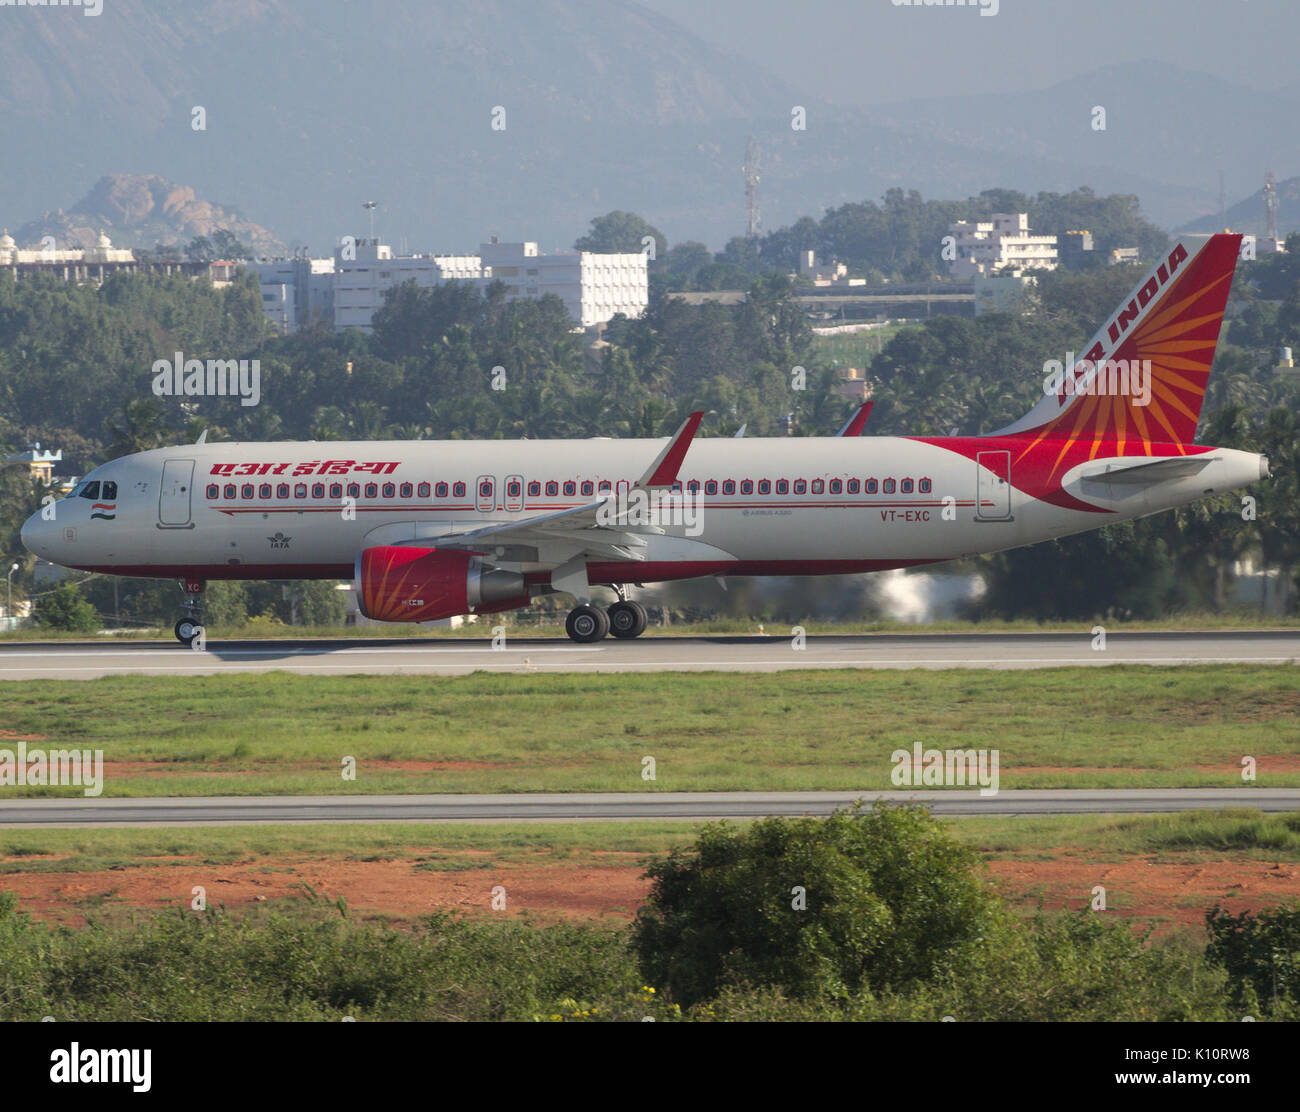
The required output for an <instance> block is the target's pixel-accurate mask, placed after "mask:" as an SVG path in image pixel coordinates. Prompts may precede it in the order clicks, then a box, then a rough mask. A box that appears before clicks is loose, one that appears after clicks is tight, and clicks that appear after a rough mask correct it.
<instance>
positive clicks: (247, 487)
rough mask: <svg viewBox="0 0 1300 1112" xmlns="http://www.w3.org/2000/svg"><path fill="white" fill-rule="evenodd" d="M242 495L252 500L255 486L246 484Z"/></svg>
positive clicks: (241, 492)
mask: <svg viewBox="0 0 1300 1112" xmlns="http://www.w3.org/2000/svg"><path fill="white" fill-rule="evenodd" d="M240 494H242V495H243V496H244V497H245V498H252V497H253V484H252V483H245V484H244V487H243V489H242V490H241V491H240Z"/></svg>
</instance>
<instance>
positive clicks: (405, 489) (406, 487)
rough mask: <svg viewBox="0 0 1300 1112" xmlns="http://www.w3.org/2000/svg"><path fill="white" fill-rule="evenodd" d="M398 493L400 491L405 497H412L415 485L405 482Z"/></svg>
mask: <svg viewBox="0 0 1300 1112" xmlns="http://www.w3.org/2000/svg"><path fill="white" fill-rule="evenodd" d="M398 493H400V494H401V496H402V497H403V498H411V497H413V496H414V494H415V487H413V486H412V485H411V484H410V483H403V484H402V486H401V489H400V491H399V492H398Z"/></svg>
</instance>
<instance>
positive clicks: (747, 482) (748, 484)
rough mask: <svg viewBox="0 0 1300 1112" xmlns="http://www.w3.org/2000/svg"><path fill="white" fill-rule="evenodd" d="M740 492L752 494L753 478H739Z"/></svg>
mask: <svg viewBox="0 0 1300 1112" xmlns="http://www.w3.org/2000/svg"><path fill="white" fill-rule="evenodd" d="M740 493H741V494H753V493H754V480H753V479H741V480H740Z"/></svg>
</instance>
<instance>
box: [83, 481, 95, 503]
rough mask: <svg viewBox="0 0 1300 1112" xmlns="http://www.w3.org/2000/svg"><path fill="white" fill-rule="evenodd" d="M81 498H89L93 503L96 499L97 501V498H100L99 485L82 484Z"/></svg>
mask: <svg viewBox="0 0 1300 1112" xmlns="http://www.w3.org/2000/svg"><path fill="white" fill-rule="evenodd" d="M81 497H82V498H89V499H91V500H92V501H93V500H95V499H97V498H98V497H99V484H98V483H82V484H81Z"/></svg>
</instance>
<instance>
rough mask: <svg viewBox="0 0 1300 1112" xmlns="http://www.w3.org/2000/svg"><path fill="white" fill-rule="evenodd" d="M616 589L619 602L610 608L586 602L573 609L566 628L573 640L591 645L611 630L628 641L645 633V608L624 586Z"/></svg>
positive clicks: (565, 625) (566, 621) (616, 635)
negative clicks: (628, 594) (629, 595)
mask: <svg viewBox="0 0 1300 1112" xmlns="http://www.w3.org/2000/svg"><path fill="white" fill-rule="evenodd" d="M614 590H615V591H616V592H618V602H616V603H614V605H613V606H611V607H610V608H609V610H607V611H606V610H602V609H601V608H600V607H599V606H592V605H591V604H590V603H586V602H584V603H582V604H581V605H579V606H575V607H574V608H573V609H572V610H570V611H569V616H568V617H567V618H566V619H565V620H564V629H565V632H566V633H568V635H569V637H570V638H571V639H572V640H574V641H577V642H578V643H579V644H583V645H587V644H591V643H592V642H593V641H600V640H602V639H603V638H604V637H605V636H606V635H607V634H611V633H612V634H613V635H614V636H615V637H618V638H620V639H622V640H628V639H630V638H633V637H640V636H641V634H643V633H644V632H645V627H646V613H645V607H644V606H642V605H641V604H640V603H639V602H633V601H632V600H631V599H629V598H628V597H627V595H626V594H625V592H624V590H623V588H622V587H619V586H615V587H614Z"/></svg>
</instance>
